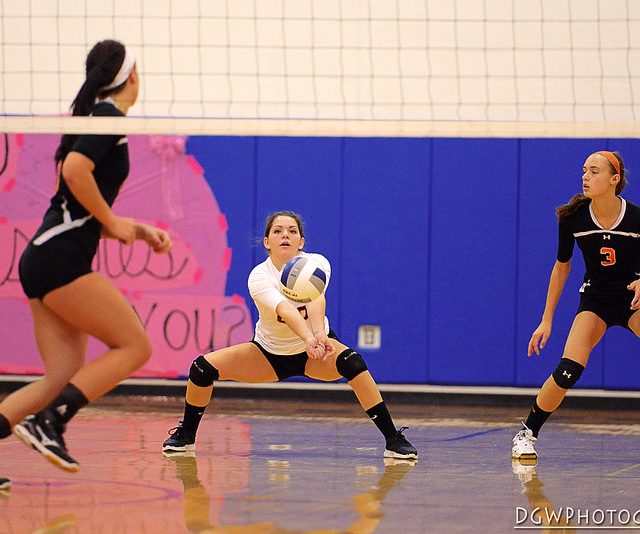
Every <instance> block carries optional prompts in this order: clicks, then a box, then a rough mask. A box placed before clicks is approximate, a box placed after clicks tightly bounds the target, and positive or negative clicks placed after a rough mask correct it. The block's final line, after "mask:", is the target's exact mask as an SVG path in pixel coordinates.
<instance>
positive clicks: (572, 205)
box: [556, 152, 627, 221]
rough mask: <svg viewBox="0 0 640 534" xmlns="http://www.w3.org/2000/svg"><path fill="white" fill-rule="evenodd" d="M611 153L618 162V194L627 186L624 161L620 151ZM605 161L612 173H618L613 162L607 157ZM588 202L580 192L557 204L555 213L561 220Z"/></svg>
mask: <svg viewBox="0 0 640 534" xmlns="http://www.w3.org/2000/svg"><path fill="white" fill-rule="evenodd" d="M596 154H597V152H596ZM612 154H613V155H614V156H615V157H616V159H617V160H618V163H619V164H620V181H619V182H618V183H617V184H616V195H619V194H620V193H622V191H623V190H624V188H625V187H626V186H627V173H626V169H625V166H624V161H623V159H622V156H621V155H620V153H619V152H612ZM605 159H606V158H605ZM607 163H608V164H609V167H610V169H611V172H613V173H614V174H618V170H617V169H616V168H615V167H614V166H613V163H611V162H610V161H609V160H608V159H607ZM588 202H589V199H588V198H587V197H585V196H584V195H583V194H582V193H578V194H577V195H573V196H572V197H571V199H570V200H569V202H567V203H566V204H563V205H562V206H558V207H557V208H556V215H557V216H558V221H563V220H564V219H566V218H567V217H569V216H570V215H573V214H574V213H575V212H576V211H578V208H580V206H582V205H583V204H586V203H588Z"/></svg>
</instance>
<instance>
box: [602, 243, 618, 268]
mask: <svg viewBox="0 0 640 534" xmlns="http://www.w3.org/2000/svg"><path fill="white" fill-rule="evenodd" d="M600 254H602V255H604V260H602V261H601V262H600V263H601V264H602V265H604V266H605V267H610V266H611V265H614V264H615V263H616V251H615V250H614V249H612V248H609V247H602V248H601V249H600Z"/></svg>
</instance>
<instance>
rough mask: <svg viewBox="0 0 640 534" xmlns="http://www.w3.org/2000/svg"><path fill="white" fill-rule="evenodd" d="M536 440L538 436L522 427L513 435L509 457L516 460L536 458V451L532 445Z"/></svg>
mask: <svg viewBox="0 0 640 534" xmlns="http://www.w3.org/2000/svg"><path fill="white" fill-rule="evenodd" d="M536 441H538V438H535V437H534V436H533V432H531V430H529V429H528V428H527V427H524V428H523V429H522V430H521V431H520V432H518V433H517V434H516V435H515V436H514V437H513V441H512V442H511V443H512V447H511V458H515V459H517V460H535V459H536V458H538V453H537V452H536V449H535V447H534V445H535V443H536Z"/></svg>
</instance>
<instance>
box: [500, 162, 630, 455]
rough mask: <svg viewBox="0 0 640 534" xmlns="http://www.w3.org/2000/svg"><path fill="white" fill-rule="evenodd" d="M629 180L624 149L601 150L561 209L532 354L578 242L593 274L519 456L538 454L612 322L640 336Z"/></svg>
mask: <svg viewBox="0 0 640 534" xmlns="http://www.w3.org/2000/svg"><path fill="white" fill-rule="evenodd" d="M626 184H627V179H626V176H625V166H624V161H623V160H622V157H621V156H620V154H618V153H617V152H608V151H606V150H601V151H599V152H594V153H593V154H591V155H590V156H589V157H588V158H587V159H586V161H585V162H584V165H583V169H582V194H577V195H574V196H573V198H572V199H571V200H570V201H569V202H568V203H567V204H565V205H563V206H560V207H559V208H558V209H557V214H558V222H559V225H558V226H559V232H558V233H559V239H558V254H557V256H556V262H555V265H554V267H553V270H552V272H551V278H550V280H549V288H548V289H547V300H546V304H545V307H544V312H543V314H542V320H541V321H540V325H539V326H538V328H536V329H535V331H534V332H533V334H532V335H531V340H530V341H529V349H528V355H529V356H531V355H532V354H533V353H534V352H535V353H536V354H540V349H542V348H543V347H544V346H545V344H546V342H547V339H549V336H550V335H551V325H552V322H553V315H554V313H555V309H556V305H557V304H558V300H559V299H560V295H561V294H562V289H563V287H564V284H565V282H566V280H567V277H568V276H569V271H570V269H571V257H572V255H573V248H574V244H575V243H577V244H578V246H579V247H580V250H581V252H582V255H583V257H584V263H585V267H586V273H585V275H584V283H583V285H582V288H581V289H580V304H579V306H578V310H577V312H576V316H575V319H574V320H573V325H572V326H571V330H570V332H569V336H568V338H567V341H566V343H565V347H564V351H563V354H562V358H561V359H560V362H559V363H558V366H557V367H556V369H555V371H554V372H553V373H552V374H551V376H550V377H549V378H548V379H547V380H546V382H545V383H544V384H543V385H542V388H541V389H540V392H539V393H538V396H537V397H536V399H535V401H534V403H533V407H532V408H531V411H530V413H529V416H528V417H527V420H526V421H525V422H524V423H523V428H522V430H520V431H519V432H518V433H517V434H516V435H515V437H514V438H513V441H512V448H511V456H512V458H513V459H514V460H519V461H520V460H526V461H530V462H535V461H536V460H537V457H538V454H537V452H536V450H535V443H536V441H537V439H538V432H539V431H540V428H541V427H542V425H543V424H544V423H545V421H546V420H547V419H548V418H549V416H550V415H551V414H552V413H553V412H554V411H555V410H556V409H557V408H558V407H559V406H560V404H561V403H562V400H563V399H564V396H565V395H566V394H567V391H569V389H570V388H571V387H573V385H574V384H575V383H576V382H577V381H578V379H579V378H580V375H581V374H582V371H583V370H584V368H585V366H586V365H587V361H588V360H589V355H590V354H591V351H592V350H593V349H594V347H595V346H596V345H597V344H598V342H599V341H600V340H601V339H602V337H603V336H604V334H605V332H606V331H607V329H608V328H610V327H612V326H621V327H623V328H627V329H628V330H630V331H631V332H633V333H634V334H636V335H637V336H640V311H639V310H640V280H639V279H638V276H639V275H638V273H640V247H639V246H638V245H639V241H640V207H639V206H636V205H635V204H632V203H631V202H628V201H626V200H625V199H624V198H622V197H621V196H620V194H621V193H622V191H623V189H624V187H625V185H626Z"/></svg>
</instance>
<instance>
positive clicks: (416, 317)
mask: <svg viewBox="0 0 640 534" xmlns="http://www.w3.org/2000/svg"><path fill="white" fill-rule="evenodd" d="M601 149H607V150H619V151H620V152H621V153H622V155H623V156H624V158H625V161H626V163H627V167H628V169H629V175H628V178H629V181H630V185H629V188H628V189H627V190H626V191H625V193H624V194H623V195H624V196H625V197H626V198H627V200H630V201H632V202H635V203H640V193H639V191H640V170H639V171H638V175H637V176H636V173H635V172H634V171H635V170H637V169H640V140H635V139H629V140H627V139H625V140H617V139H615V140H607V139H454V138H433V139H432V138H406V139H405V138H295V137H192V138H191V139H190V140H189V143H188V150H189V152H190V153H191V154H193V155H194V156H195V157H196V158H197V160H198V161H199V163H200V165H201V166H202V167H203V168H204V170H205V177H206V179H207V181H208V182H209V184H210V185H211V188H212V190H213V192H214V194H215V196H216V198H217V200H218V203H219V204H220V208H221V210H222V212H223V213H224V214H225V215H226V217H227V219H228V223H229V231H228V240H229V246H230V247H231V248H232V250H233V262H232V266H231V271H230V272H229V276H228V280H227V293H238V294H240V295H242V296H243V297H245V298H247V299H248V298H249V296H248V292H247V288H246V278H247V275H248V273H249V271H250V270H251V268H252V267H253V265H255V264H257V263H259V262H260V261H262V260H263V259H264V257H265V256H264V251H263V247H262V244H261V237H262V233H263V226H264V221H265V218H266V216H267V215H268V214H269V213H270V212H272V211H275V210H281V209H289V210H293V211H298V212H300V213H301V214H302V215H303V217H304V219H305V221H306V234H307V235H306V240H307V244H306V247H305V248H306V249H307V250H308V251H315V252H321V253H322V254H324V255H325V256H327V258H329V260H330V261H331V264H332V269H333V274H332V279H331V284H330V286H329V289H328V292H327V301H328V306H327V314H328V316H329V319H330V322H331V325H332V327H333V328H334V329H335V330H336V332H337V333H338V335H339V337H340V338H341V339H342V341H343V342H345V343H346V344H348V345H350V346H353V347H354V348H357V346H356V345H357V331H358V326H359V325H362V324H373V325H380V326H381V329H382V346H381V348H380V349H379V350H359V352H361V353H362V354H363V356H364V357H365V359H366V361H367V364H368V366H369V368H370V369H371V371H372V373H373V375H374V377H375V378H376V380H377V381H378V382H393V383H417V384H450V385H454V384H461V385H497V386H534V387H537V386H539V385H541V384H542V382H543V381H544V380H545V379H546V378H547V377H548V376H549V374H550V373H551V372H552V371H553V369H554V368H555V366H556V365H557V363H558V361H559V359H560V357H561V356H562V353H563V348H564V342H565V339H566V336H567V333H568V331H569V328H570V326H571V322H572V320H573V316H574V314H575V310H576V307H577V303H578V289H579V287H580V285H581V281H582V275H583V273H584V263H583V261H582V256H581V254H580V251H579V250H578V248H577V247H576V249H575V251H574V260H573V262H572V271H571V274H570V276H569V279H568V281H567V284H566V286H565V291H564V294H563V296H562V298H561V300H560V303H559V305H558V308H557V311H556V315H555V320H554V324H553V332H552V336H551V339H550V340H549V342H548V344H547V347H546V348H545V349H544V351H543V352H542V354H541V356H539V357H537V356H533V357H531V358H527V355H526V351H527V343H528V341H529V338H530V336H531V333H532V332H533V330H534V329H535V328H536V326H537V325H538V323H539V321H540V317H541V314H542V311H543V307H544V301H545V296H546V290H547V284H548V280H549V274H550V272H551V269H552V267H553V264H554V261H555V255H556V247H557V221H556V216H555V208H556V206H558V205H559V204H562V203H564V202H566V201H567V200H568V199H569V198H570V197H571V196H572V195H573V194H575V193H577V192H579V191H580V184H581V175H582V165H583V163H584V160H585V159H586V157H587V156H588V155H589V154H590V153H591V152H594V151H596V150H601ZM253 312H254V319H255V310H253ZM639 357H640V343H639V342H638V340H637V339H636V338H635V336H634V335H633V334H631V333H630V332H629V331H626V330H623V329H621V328H613V329H611V330H610V331H608V333H607V334H606V335H605V339H604V340H603V341H602V342H601V344H600V345H599V346H598V347H596V349H595V350H594V351H593V354H592V355H591V359H590V361H589V364H588V366H587V370H586V371H585V372H584V373H583V375H582V378H581V380H580V382H579V386H582V387H590V388H610V389H638V388H640V373H636V372H630V370H631V369H634V370H635V369H637V368H638V358H639Z"/></svg>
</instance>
